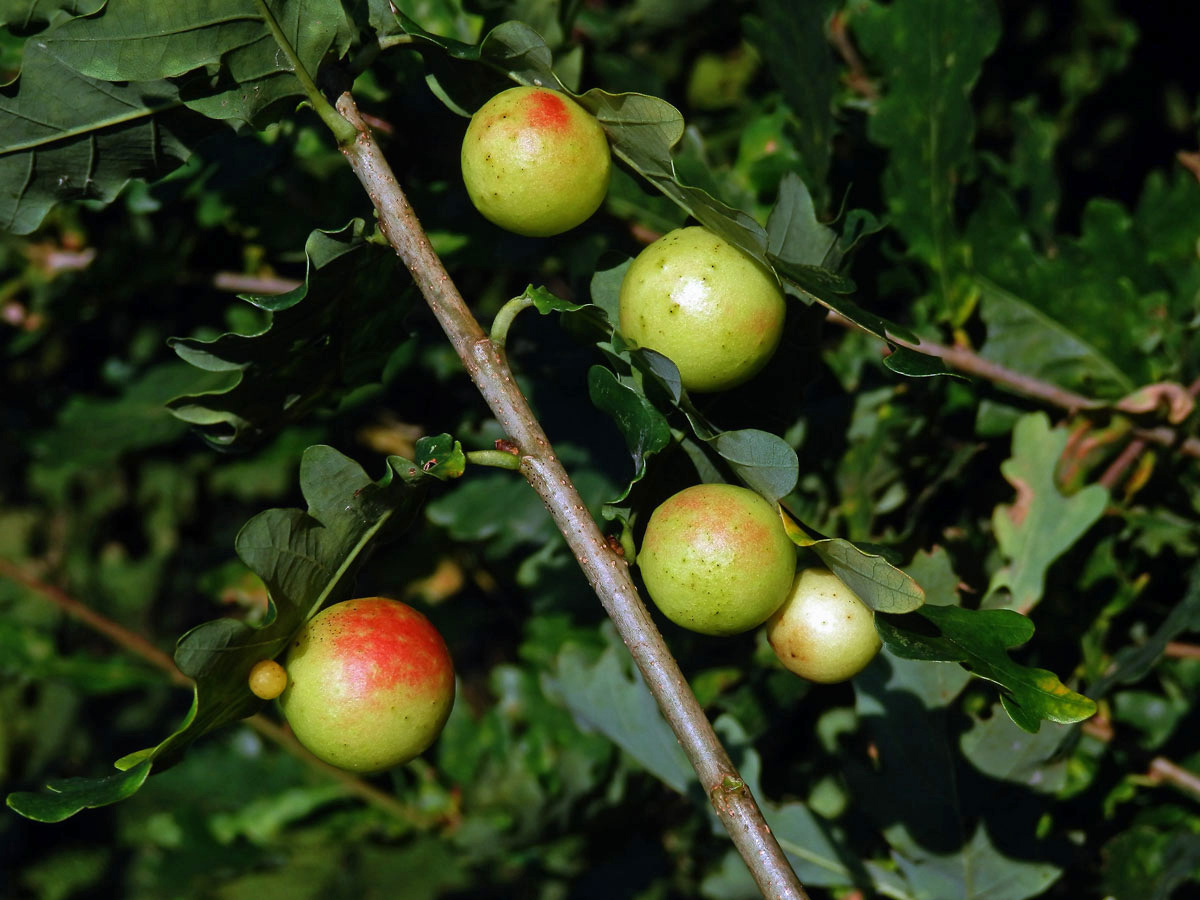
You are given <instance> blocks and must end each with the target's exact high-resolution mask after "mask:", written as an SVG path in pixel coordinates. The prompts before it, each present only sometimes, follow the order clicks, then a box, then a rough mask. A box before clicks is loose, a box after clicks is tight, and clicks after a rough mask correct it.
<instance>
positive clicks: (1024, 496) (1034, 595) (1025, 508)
mask: <svg viewBox="0 0 1200 900" xmlns="http://www.w3.org/2000/svg"><path fill="white" fill-rule="evenodd" d="M1067 439H1068V435H1067V430H1066V429H1065V428H1059V429H1051V427H1050V420H1049V418H1048V417H1047V416H1046V414H1045V413H1032V414H1030V415H1028V416H1024V417H1023V418H1021V419H1020V420H1019V421H1018V422H1017V426H1016V428H1014V429H1013V450H1012V452H1013V455H1012V457H1011V458H1010V459H1008V460H1005V462H1004V463H1003V464H1002V465H1001V467H1000V471H1001V472H1002V473H1003V474H1004V478H1005V479H1006V480H1007V481H1008V483H1009V484H1011V485H1012V486H1013V487H1014V488H1016V490H1017V499H1016V501H1015V502H1014V503H1013V504H1012V505H1011V506H999V507H997V508H996V510H995V512H994V513H993V514H992V527H993V528H994V529H995V532H996V542H997V543H998V544H999V545H1000V551H1001V552H1002V553H1003V554H1004V556H1005V558H1006V559H1007V560H1008V564H1007V565H1006V566H1004V567H1003V568H1001V569H999V570H998V571H997V572H996V573H995V574H994V575H993V576H992V581H991V584H990V585H989V586H988V597H987V602H988V603H989V605H992V606H1006V607H1010V608H1013V609H1019V610H1022V611H1028V610H1030V609H1032V608H1033V607H1034V606H1036V605H1037V603H1038V601H1039V600H1041V599H1042V592H1043V590H1044V585H1045V579H1046V572H1047V570H1048V569H1049V568H1050V564H1051V563H1053V562H1054V560H1056V559H1057V558H1058V557H1059V556H1061V555H1062V554H1063V553H1064V552H1066V550H1067V549H1068V548H1069V547H1071V546H1072V545H1073V544H1074V543H1075V542H1076V541H1077V540H1079V539H1080V538H1081V537H1082V536H1083V535H1084V534H1085V533H1086V532H1087V530H1088V529H1089V528H1091V527H1092V525H1093V524H1095V522H1096V521H1097V520H1098V519H1099V518H1100V516H1101V514H1102V513H1103V512H1104V507H1105V505H1106V504H1107V503H1108V491H1106V490H1105V489H1104V488H1103V487H1102V486H1100V485H1098V484H1092V485H1088V486H1087V487H1085V488H1083V489H1082V490H1081V491H1079V492H1078V493H1076V494H1074V495H1073V496H1070V497H1065V496H1063V494H1062V493H1061V492H1060V491H1059V489H1058V485H1057V484H1056V483H1055V481H1054V472H1055V467H1056V466H1057V464H1058V460H1059V457H1060V456H1061V455H1062V452H1063V449H1064V448H1065V447H1066V445H1067ZM999 591H1006V592H1007V593H1006V594H998V593H997V592H999Z"/></svg>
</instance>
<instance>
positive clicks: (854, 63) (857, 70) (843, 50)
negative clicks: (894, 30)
mask: <svg viewBox="0 0 1200 900" xmlns="http://www.w3.org/2000/svg"><path fill="white" fill-rule="evenodd" d="M829 40H830V42H831V43H832V44H833V46H834V47H835V48H836V49H837V52H838V54H839V55H840V56H841V57H842V60H843V61H844V62H845V63H846V66H847V69H848V70H847V72H846V85H847V87H849V88H850V90H852V91H854V93H856V94H859V95H860V96H862V97H865V98H866V99H868V100H878V99H879V89H878V88H876V87H875V83H874V82H873V81H871V76H869V75H868V74H867V67H866V66H865V65H863V61H862V57H861V56H859V55H858V50H856V49H855V47H854V42H853V41H851V40H850V32H849V30H848V29H847V28H846V14H845V13H843V12H837V13H834V14H833V18H832V19H830V20H829Z"/></svg>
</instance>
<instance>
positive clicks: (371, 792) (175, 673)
mask: <svg viewBox="0 0 1200 900" xmlns="http://www.w3.org/2000/svg"><path fill="white" fill-rule="evenodd" d="M0 576H3V577H4V578H8V579H9V580H11V581H15V582H17V583H18V584H21V585H24V586H25V587H27V588H29V589H30V590H31V591H33V592H34V593H35V594H38V595H40V596H41V597H43V598H45V599H46V600H49V601H50V602H51V603H53V604H54V605H55V606H57V607H58V608H59V609H61V610H62V611H63V612H65V613H66V614H67V615H68V616H70V617H71V618H73V619H75V620H76V621H78V622H81V623H83V624H84V625H86V626H87V627H88V628H90V629H92V631H95V632H97V633H98V634H102V635H104V637H106V638H108V639H109V640H110V641H112V642H113V643H114V644H116V645H117V646H118V647H120V648H121V649H123V650H126V651H128V652H129V653H131V654H133V655H134V656H136V657H138V658H140V659H142V660H144V661H145V662H147V663H149V664H150V665H152V666H154V667H155V668H156V669H159V670H161V671H162V672H163V673H164V674H165V675H166V676H167V677H168V678H170V679H171V682H172V683H173V684H175V685H178V686H180V687H191V686H192V679H190V678H188V677H187V676H186V675H184V674H183V673H182V672H180V671H179V669H178V668H177V667H176V666H175V661H174V660H173V659H171V657H170V656H168V655H167V654H166V653H164V652H163V651H161V650H159V649H158V648H157V647H155V646H154V645H153V644H152V643H150V641H148V640H146V638H144V637H142V635H140V634H138V633H137V632H135V631H130V630H129V629H128V628H126V627H125V626H123V625H121V624H119V623H117V622H114V621H113V620H112V619H110V618H108V617H107V616H104V615H101V614H100V613H98V612H96V611H95V610H94V609H92V608H91V607H90V606H87V605H86V604H84V603H81V602H80V601H78V600H76V599H75V598H74V597H72V596H71V595H70V594H68V593H67V592H66V591H64V590H63V589H62V588H59V587H56V586H55V585H53V584H49V583H47V582H45V581H42V580H41V579H40V578H35V577H34V576H32V575H29V574H28V573H26V572H24V571H23V570H22V569H21V568H20V567H19V566H16V565H14V564H13V563H11V562H9V561H8V560H6V559H0ZM243 721H244V722H245V723H246V724H247V725H249V726H250V727H251V728H253V729H254V730H255V731H257V732H258V733H259V734H261V735H262V736H263V737H265V738H267V739H269V740H271V741H274V742H275V743H276V744H278V745H279V746H280V747H282V748H283V749H284V750H286V751H287V752H288V753H291V754H292V755H293V756H295V757H297V758H298V759H300V760H301V761H303V762H304V763H306V764H307V765H308V766H309V767H311V768H313V769H316V770H317V771H319V772H323V773H324V774H326V775H328V776H330V777H332V778H334V779H336V780H337V781H339V782H341V783H342V785H343V787H345V788H346V791H347V792H348V793H350V794H353V795H355V796H357V797H359V798H361V799H363V800H365V801H366V802H368V803H370V804H371V805H372V806H375V807H377V808H379V809H381V810H383V811H384V812H386V813H389V814H390V815H393V816H396V817H397V818H399V819H402V820H404V821H406V822H410V823H414V822H417V823H424V822H425V821H426V819H425V818H423V817H421V816H420V815H418V814H417V813H416V812H414V811H413V810H411V809H409V808H408V807H406V806H404V805H403V804H402V803H400V802H399V801H397V800H396V799H395V798H394V797H392V796H390V795H388V794H385V793H384V792H383V791H380V790H378V789H376V788H374V787H372V786H371V785H369V784H367V783H366V782H365V781H363V780H362V779H361V778H358V777H357V776H355V775H352V774H351V773H349V772H346V771H343V770H342V769H337V768H334V767H333V766H331V765H328V764H327V763H324V762H322V761H321V760H319V759H317V758H316V757H315V756H313V755H312V754H311V753H309V752H308V750H306V749H305V748H304V746H303V745H302V744H301V743H300V742H299V741H297V740H296V739H295V738H294V737H293V736H292V735H291V733H290V732H288V731H286V730H285V729H283V728H281V727H280V726H279V725H277V724H276V723H274V722H272V721H271V720H270V719H268V718H267V717H266V716H263V715H253V716H250V717H248V718H246V719H244V720H243Z"/></svg>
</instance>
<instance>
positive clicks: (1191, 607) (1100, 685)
mask: <svg viewBox="0 0 1200 900" xmlns="http://www.w3.org/2000/svg"><path fill="white" fill-rule="evenodd" d="M1187 631H1200V565H1195V566H1193V567H1192V571H1191V576H1190V579H1189V582H1188V588H1187V593H1185V594H1184V596H1183V599H1182V600H1180V601H1179V602H1178V603H1177V604H1175V606H1174V607H1173V608H1172V609H1171V612H1170V613H1168V614H1167V617H1166V619H1164V620H1163V622H1162V624H1161V625H1159V626H1158V629H1157V630H1156V631H1155V632H1154V634H1153V635H1152V636H1151V637H1150V639H1149V640H1147V641H1145V642H1144V643H1141V644H1134V645H1131V646H1128V647H1124V648H1122V649H1121V650H1120V651H1119V652H1118V653H1117V654H1116V655H1115V657H1114V658H1113V662H1112V665H1111V667H1110V668H1109V670H1108V672H1106V673H1105V674H1104V677H1102V678H1100V679H1098V680H1097V681H1096V682H1095V683H1094V684H1092V685H1091V688H1090V690H1089V693H1090V694H1091V695H1092V696H1093V697H1095V698H1097V699H1099V698H1101V697H1103V696H1104V695H1105V694H1107V693H1108V692H1109V691H1110V690H1112V688H1113V686H1114V685H1117V684H1134V683H1135V682H1138V681H1141V680H1142V679H1143V678H1145V677H1146V675H1147V674H1149V672H1150V670H1151V668H1153V666H1154V664H1155V663H1157V662H1158V661H1159V660H1160V659H1161V658H1162V655H1163V652H1164V651H1165V650H1166V648H1167V644H1168V643H1169V642H1171V641H1173V640H1175V638H1177V637H1178V636H1179V635H1181V634H1183V633H1185V632H1187Z"/></svg>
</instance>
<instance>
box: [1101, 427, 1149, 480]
mask: <svg viewBox="0 0 1200 900" xmlns="http://www.w3.org/2000/svg"><path fill="white" fill-rule="evenodd" d="M1146 447H1147V444H1146V441H1145V440H1143V439H1142V438H1134V439H1133V440H1132V441H1130V442H1129V443H1128V444H1126V445H1125V447H1124V448H1123V449H1122V450H1121V452H1120V453H1118V454H1117V458H1116V459H1114V460H1113V461H1112V462H1111V463H1109V464H1108V468H1106V469H1105V470H1104V474H1102V475H1101V476H1100V477H1099V478H1098V479H1096V481H1097V483H1098V484H1101V485H1103V486H1104V487H1106V488H1108V490H1109V491H1110V492H1111V491H1113V490H1115V489H1116V486H1117V485H1118V484H1119V483H1120V481H1121V478H1122V477H1124V475H1125V472H1126V470H1127V469H1128V468H1129V467H1130V466H1132V465H1133V464H1134V463H1135V462H1137V461H1138V458H1139V457H1141V455H1142V454H1143V453H1144V452H1145V451H1146Z"/></svg>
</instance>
